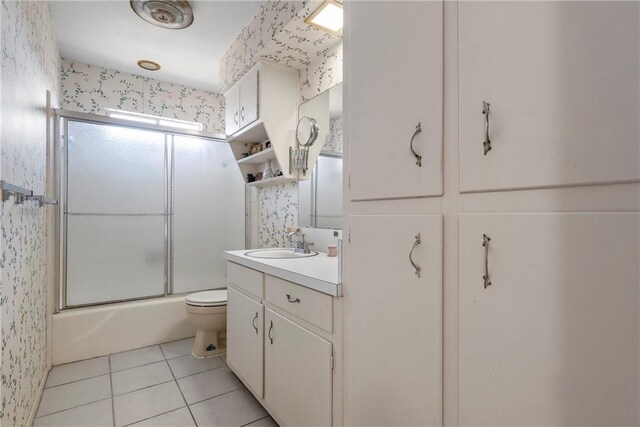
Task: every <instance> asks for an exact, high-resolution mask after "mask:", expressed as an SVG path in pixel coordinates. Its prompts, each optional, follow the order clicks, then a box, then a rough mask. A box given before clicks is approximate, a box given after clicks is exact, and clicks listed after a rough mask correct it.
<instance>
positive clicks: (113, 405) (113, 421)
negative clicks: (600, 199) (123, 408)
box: [109, 355, 116, 427]
mask: <svg viewBox="0 0 640 427" xmlns="http://www.w3.org/2000/svg"><path fill="white" fill-rule="evenodd" d="M112 375H113V372H111V355H109V385H110V386H111V424H112V425H113V427H116V402H115V400H116V398H115V397H114V396H113V377H112Z"/></svg>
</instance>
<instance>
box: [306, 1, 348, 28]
mask: <svg viewBox="0 0 640 427" xmlns="http://www.w3.org/2000/svg"><path fill="white" fill-rule="evenodd" d="M304 22H306V23H307V24H309V25H311V26H314V27H317V28H320V29H321V30H324V31H326V32H328V33H331V34H333V35H336V36H339V35H342V27H343V25H344V19H343V16H342V2H339V1H337V0H324V2H322V4H321V5H320V7H318V8H317V9H316V10H315V12H313V13H312V14H311V15H309V17H308V18H307V19H305V20H304Z"/></svg>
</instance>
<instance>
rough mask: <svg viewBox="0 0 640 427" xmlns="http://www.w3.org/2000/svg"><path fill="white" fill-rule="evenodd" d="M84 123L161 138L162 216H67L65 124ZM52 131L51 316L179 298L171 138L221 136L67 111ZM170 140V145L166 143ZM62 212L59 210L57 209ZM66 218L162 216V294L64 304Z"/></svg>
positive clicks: (61, 113) (57, 116)
mask: <svg viewBox="0 0 640 427" xmlns="http://www.w3.org/2000/svg"><path fill="white" fill-rule="evenodd" d="M69 121H76V122H84V123H95V124H106V125H113V126H119V127H126V128H133V129H138V130H148V131H154V132H159V133H162V134H164V153H165V155H164V175H165V178H164V181H165V182H164V203H165V206H164V213H163V214H147V213H144V214H92V213H69V212H68V206H67V194H68V180H67V170H68V140H67V138H68V122H69ZM54 127H55V129H54V131H55V135H56V138H55V140H56V145H55V154H54V155H55V166H56V167H55V180H56V184H57V185H56V186H57V190H58V191H56V193H57V197H58V200H61V201H62V203H60V205H59V206H58V208H57V209H56V224H58V228H59V230H60V231H59V232H57V233H56V237H57V239H58V242H57V247H58V248H59V251H58V254H57V255H56V258H57V260H56V264H57V265H58V271H57V272H56V273H57V274H56V276H57V277H56V280H55V281H54V283H55V287H56V289H55V295H56V298H54V313H59V312H60V311H61V310H66V309H74V308H83V307H94V306H100V305H108V304H117V303H123V302H133V301H142V300H148V299H154V298H163V297H167V296H170V295H178V294H174V293H173V238H172V236H173V208H174V207H173V199H174V198H173V182H174V166H175V160H174V159H175V149H174V143H173V137H174V136H176V135H180V136H191V137H196V138H200V139H207V140H211V141H214V142H226V140H225V139H224V136H220V135H212V134H207V133H204V132H198V131H192V130H188V129H175V128H171V127H167V126H160V125H155V124H148V123H138V122H132V121H128V120H125V119H116V118H113V117H106V116H98V115H94V114H88V113H80V112H75V111H69V110H62V109H56V110H55V123H54ZM169 138H171V143H169ZM60 207H61V208H62V210H61V209H60ZM68 216H163V217H164V218H165V228H164V284H163V286H164V292H163V293H162V294H157V295H148V296H142V297H134V298H126V299H118V300H110V301H103V302H96V303H87V304H75V305H68V304H67V218H68Z"/></svg>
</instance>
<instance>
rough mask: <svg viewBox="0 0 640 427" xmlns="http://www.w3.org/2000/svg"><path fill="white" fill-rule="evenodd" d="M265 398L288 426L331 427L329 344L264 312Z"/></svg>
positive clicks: (283, 319)
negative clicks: (265, 332)
mask: <svg viewBox="0 0 640 427" xmlns="http://www.w3.org/2000/svg"><path fill="white" fill-rule="evenodd" d="M265 325H266V326H267V331H268V332H267V339H266V340H265V352H264V366H265V397H266V402H267V404H268V405H269V407H270V408H272V409H273V411H274V412H275V413H277V414H278V416H279V418H280V420H281V421H282V422H283V423H284V424H285V425H288V426H312V425H316V426H330V425H332V417H331V411H332V404H331V401H332V400H331V399H332V384H333V353H332V345H331V342H329V341H327V340H325V339H323V338H321V337H319V336H317V335H315V334H314V333H312V332H311V331H309V330H307V329H305V328H303V327H301V326H299V325H297V324H296V323H294V322H292V321H291V320H289V319H287V318H285V317H283V316H281V315H279V314H278V313H276V312H275V311H273V310H271V309H267V310H266V315H265Z"/></svg>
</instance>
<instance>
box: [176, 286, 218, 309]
mask: <svg viewBox="0 0 640 427" xmlns="http://www.w3.org/2000/svg"><path fill="white" fill-rule="evenodd" d="M185 301H187V304H193V305H199V306H203V307H207V306H209V307H211V306H216V305H225V304H226V303H227V290H226V289H216V290H214V291H204V292H196V293H195V294H189V295H187V296H186V298H185Z"/></svg>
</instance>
